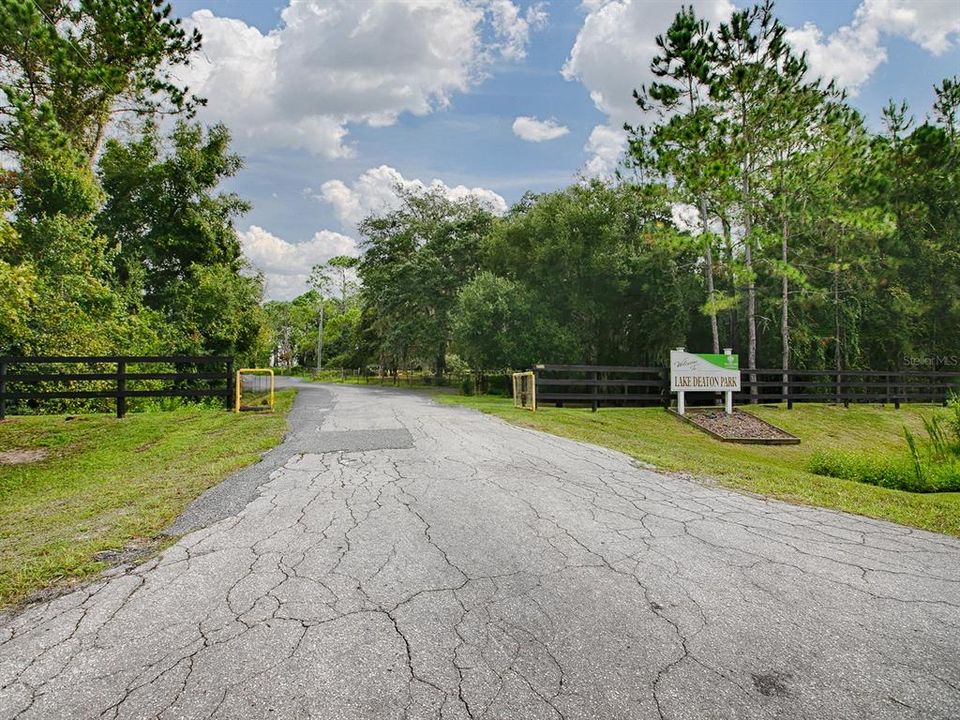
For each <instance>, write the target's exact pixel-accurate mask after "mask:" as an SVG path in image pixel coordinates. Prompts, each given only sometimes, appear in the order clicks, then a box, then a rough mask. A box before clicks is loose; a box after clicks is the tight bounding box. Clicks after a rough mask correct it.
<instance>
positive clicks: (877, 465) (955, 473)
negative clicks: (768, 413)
mask: <svg viewBox="0 0 960 720" xmlns="http://www.w3.org/2000/svg"><path fill="white" fill-rule="evenodd" d="M917 462H919V463H920V464H919V466H918V465H917ZM918 468H919V469H918ZM809 469H810V472H812V473H814V474H816V475H825V476H827V477H834V478H839V479H841V480H853V481H856V482H862V483H867V484H868V485H877V486H879V487H885V488H890V489H893V490H906V491H908V492H921V493H927V492H957V491H960V458H958V459H954V460H951V461H947V462H944V463H933V462H930V461H929V459H927V458H925V457H923V456H920V455H919V454H917V455H913V454H911V456H909V457H891V456H884V455H866V454H864V453H858V452H843V451H840V450H821V451H818V452H816V453H814V455H813V457H811V458H810V465H809Z"/></svg>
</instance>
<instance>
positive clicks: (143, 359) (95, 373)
mask: <svg viewBox="0 0 960 720" xmlns="http://www.w3.org/2000/svg"><path fill="white" fill-rule="evenodd" d="M144 368H147V369H146V370H145V369H144ZM171 368H172V369H171ZM233 382H234V380H233V358H232V357H228V356H225V355H211V356H188V355H160V356H136V355H103V356H76V357H56V356H44V357H14V356H0V420H3V419H4V417H5V416H6V414H7V412H8V410H10V409H16V407H17V405H18V404H20V403H27V404H28V405H29V406H30V407H31V409H33V410H34V411H36V409H37V408H39V407H42V406H43V404H44V403H47V404H49V403H50V402H51V401H56V400H96V399H101V400H113V401H114V402H115V404H116V411H117V417H120V418H122V417H123V416H124V415H125V414H126V412H127V399H128V398H169V397H175V398H201V397H219V398H223V401H224V404H225V406H226V407H227V408H230V407H232V402H233Z"/></svg>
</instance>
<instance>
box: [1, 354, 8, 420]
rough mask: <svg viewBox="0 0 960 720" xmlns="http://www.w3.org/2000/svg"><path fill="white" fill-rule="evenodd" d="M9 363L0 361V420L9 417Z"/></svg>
mask: <svg viewBox="0 0 960 720" xmlns="http://www.w3.org/2000/svg"><path fill="white" fill-rule="evenodd" d="M6 392H7V364H6V363H5V362H0V420H3V419H5V418H6V417H7V395H6Z"/></svg>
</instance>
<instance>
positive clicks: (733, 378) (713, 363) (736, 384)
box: [670, 350, 740, 392]
mask: <svg viewBox="0 0 960 720" xmlns="http://www.w3.org/2000/svg"><path fill="white" fill-rule="evenodd" d="M739 390H740V359H739V358H738V357H737V356H736V355H711V354H706V353H699V354H695V353H688V352H684V351H682V350H672V351H671V352H670V391H671V392H710V391H720V392H723V391H733V392H738V391H739Z"/></svg>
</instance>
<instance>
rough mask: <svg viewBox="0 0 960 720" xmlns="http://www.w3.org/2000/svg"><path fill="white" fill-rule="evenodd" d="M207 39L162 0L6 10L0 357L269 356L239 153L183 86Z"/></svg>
mask: <svg viewBox="0 0 960 720" xmlns="http://www.w3.org/2000/svg"><path fill="white" fill-rule="evenodd" d="M200 43H201V37H200V36H199V34H197V33H196V32H194V33H192V34H189V33H187V32H186V31H185V30H184V29H183V28H182V27H181V25H180V21H179V20H177V19H176V18H173V17H172V16H171V9H170V6H169V5H166V4H164V3H163V2H160V1H159V0H82V1H81V2H72V1H69V2H68V1H67V0H37V2H34V1H33V0H4V2H2V3H0V157H2V158H3V172H2V175H0V178H2V183H0V354H5V353H12V354H25V355H30V354H38V353H39V354H103V353H113V352H126V353H138V354H140V353H144V354H168V353H190V354H195V353H205V352H210V353H231V354H236V355H238V356H240V357H241V358H243V357H253V356H255V355H256V354H258V353H259V354H262V352H263V350H264V348H266V347H267V345H266V343H267V342H268V340H269V334H268V332H267V325H266V322H265V314H264V310H263V309H262V308H261V300H262V281H261V279H260V278H259V277H257V276H256V274H255V273H252V272H249V271H248V269H247V268H246V266H245V261H244V259H243V256H242V253H241V249H240V245H239V242H238V240H237V236H236V233H235V231H234V228H233V220H234V219H235V218H236V217H237V216H238V215H240V214H241V213H243V212H245V211H246V209H247V204H246V203H245V202H244V201H242V200H241V199H240V198H237V197H235V196H233V195H230V194H226V193H220V192H218V191H217V187H218V185H219V184H220V182H221V181H222V180H223V179H224V178H226V177H229V176H231V175H233V174H234V173H236V172H237V171H238V170H239V169H240V167H241V162H240V159H239V157H237V156H236V155H234V154H233V153H232V152H231V151H230V149H229V144H230V136H229V132H228V131H227V129H226V128H224V127H212V128H209V129H205V128H203V127H202V126H200V125H198V124H194V123H192V122H191V121H190V116H191V113H192V110H193V108H194V107H195V106H196V105H197V104H199V103H201V102H203V101H202V100H201V99H199V98H196V97H193V96H191V95H190V93H189V90H188V89H187V88H183V87H179V86H178V85H177V84H176V83H175V82H174V81H173V69H174V68H175V67H176V66H177V65H181V64H184V63H186V62H188V60H189V57H190V55H191V54H192V53H193V52H195V51H196V50H197V49H198V48H199V47H200ZM168 116H171V117H174V118H176V117H178V116H179V120H176V121H175V122H176V124H169V123H166V124H165V126H166V127H168V128H169V129H168V130H167V131H166V132H161V130H160V129H159V128H158V125H157V122H158V119H159V118H163V117H168ZM110 130H114V131H116V132H112V133H111V132H110ZM121 138H122V139H121Z"/></svg>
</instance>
